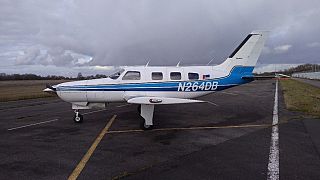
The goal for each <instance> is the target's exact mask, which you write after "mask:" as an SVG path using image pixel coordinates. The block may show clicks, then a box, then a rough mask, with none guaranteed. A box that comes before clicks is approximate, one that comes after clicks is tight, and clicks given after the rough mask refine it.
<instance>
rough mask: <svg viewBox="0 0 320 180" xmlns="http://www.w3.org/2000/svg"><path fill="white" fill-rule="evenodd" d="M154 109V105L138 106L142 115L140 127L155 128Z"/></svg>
mask: <svg viewBox="0 0 320 180" xmlns="http://www.w3.org/2000/svg"><path fill="white" fill-rule="evenodd" d="M153 111H154V105H148V104H142V105H139V106H138V112H139V114H140V115H141V116H142V118H143V120H142V121H141V124H140V127H141V129H143V130H151V129H153V120H152V119H153Z"/></svg>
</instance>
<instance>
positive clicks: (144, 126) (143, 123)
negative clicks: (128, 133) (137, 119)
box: [140, 121, 153, 130]
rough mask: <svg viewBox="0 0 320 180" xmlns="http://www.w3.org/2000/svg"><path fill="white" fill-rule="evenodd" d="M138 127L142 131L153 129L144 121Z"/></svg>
mask: <svg viewBox="0 0 320 180" xmlns="http://www.w3.org/2000/svg"><path fill="white" fill-rule="evenodd" d="M140 127H141V129H142V130H151V129H153V125H146V124H145V122H144V121H142V122H141V124H140Z"/></svg>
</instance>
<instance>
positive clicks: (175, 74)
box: [170, 72, 181, 80]
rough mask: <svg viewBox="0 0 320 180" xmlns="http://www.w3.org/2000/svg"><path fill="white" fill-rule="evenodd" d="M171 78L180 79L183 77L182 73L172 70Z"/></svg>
mask: <svg viewBox="0 0 320 180" xmlns="http://www.w3.org/2000/svg"><path fill="white" fill-rule="evenodd" d="M170 79H171V80H180V79H181V73H180V72H171V73H170Z"/></svg>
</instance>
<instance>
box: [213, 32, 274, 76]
mask: <svg viewBox="0 0 320 180" xmlns="http://www.w3.org/2000/svg"><path fill="white" fill-rule="evenodd" d="M267 35H268V32H267V31H253V32H251V33H250V34H249V35H248V36H247V37H246V38H245V39H244V40H243V41H242V42H241V44H240V45H239V46H238V47H237V48H236V49H235V50H234V51H233V52H232V53H231V54H230V56H229V57H228V58H227V59H226V61H224V62H223V63H222V64H220V65H219V66H221V68H225V69H226V70H228V71H230V70H231V69H232V68H233V67H234V66H250V67H254V66H255V65H256V64H257V60H258V58H259V56H260V54H261V51H262V49H263V46H264V43H265V41H266V36H267Z"/></svg>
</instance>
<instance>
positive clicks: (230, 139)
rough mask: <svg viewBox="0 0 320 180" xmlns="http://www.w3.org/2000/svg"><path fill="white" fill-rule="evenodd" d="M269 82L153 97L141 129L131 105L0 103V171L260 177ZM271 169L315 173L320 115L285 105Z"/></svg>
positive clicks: (286, 174) (302, 175) (319, 164)
mask: <svg viewBox="0 0 320 180" xmlns="http://www.w3.org/2000/svg"><path fill="white" fill-rule="evenodd" d="M274 95H275V80H263V81H255V82H252V83H249V84H246V85H243V86H238V87H235V88H232V89H229V90H226V91H224V92H218V93H215V94H211V95H207V96H204V97H201V98H200V99H204V100H207V101H211V102H213V103H215V104H217V106H216V105H214V104H203V103H201V104H184V105H159V106H156V108H155V114H154V122H155V129H154V130H151V131H141V130H140V128H139V124H140V121H141V117H140V116H139V114H138V113H137V106H136V105H128V104H124V103H117V104H110V106H108V107H107V109H106V110H103V111H101V110H100V111H99V110H98V111H97V110H88V111H82V113H83V114H84V122H83V123H82V124H75V123H74V122H73V120H72V117H73V111H72V110H71V106H70V104H68V103H66V102H63V101H61V100H59V99H56V98H47V99H37V100H24V101H16V102H7V103H0V137H1V138H0V179H67V178H78V179H267V178H268V171H269V170H268V163H269V156H270V145H271V143H270V142H271V132H272V131H271V129H272V126H271V125H272V121H273V108H274ZM279 123H280V124H279V166H278V170H279V175H280V178H281V179H319V177H320V171H319V169H320V153H319V152H320V149H319V148H320V141H319V139H320V133H319V132H318V131H319V128H317V127H320V124H319V123H320V120H319V119H312V118H310V117H307V116H305V115H303V114H301V113H297V112H289V111H287V110H285V108H284V102H283V97H282V93H281V89H279Z"/></svg>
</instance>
